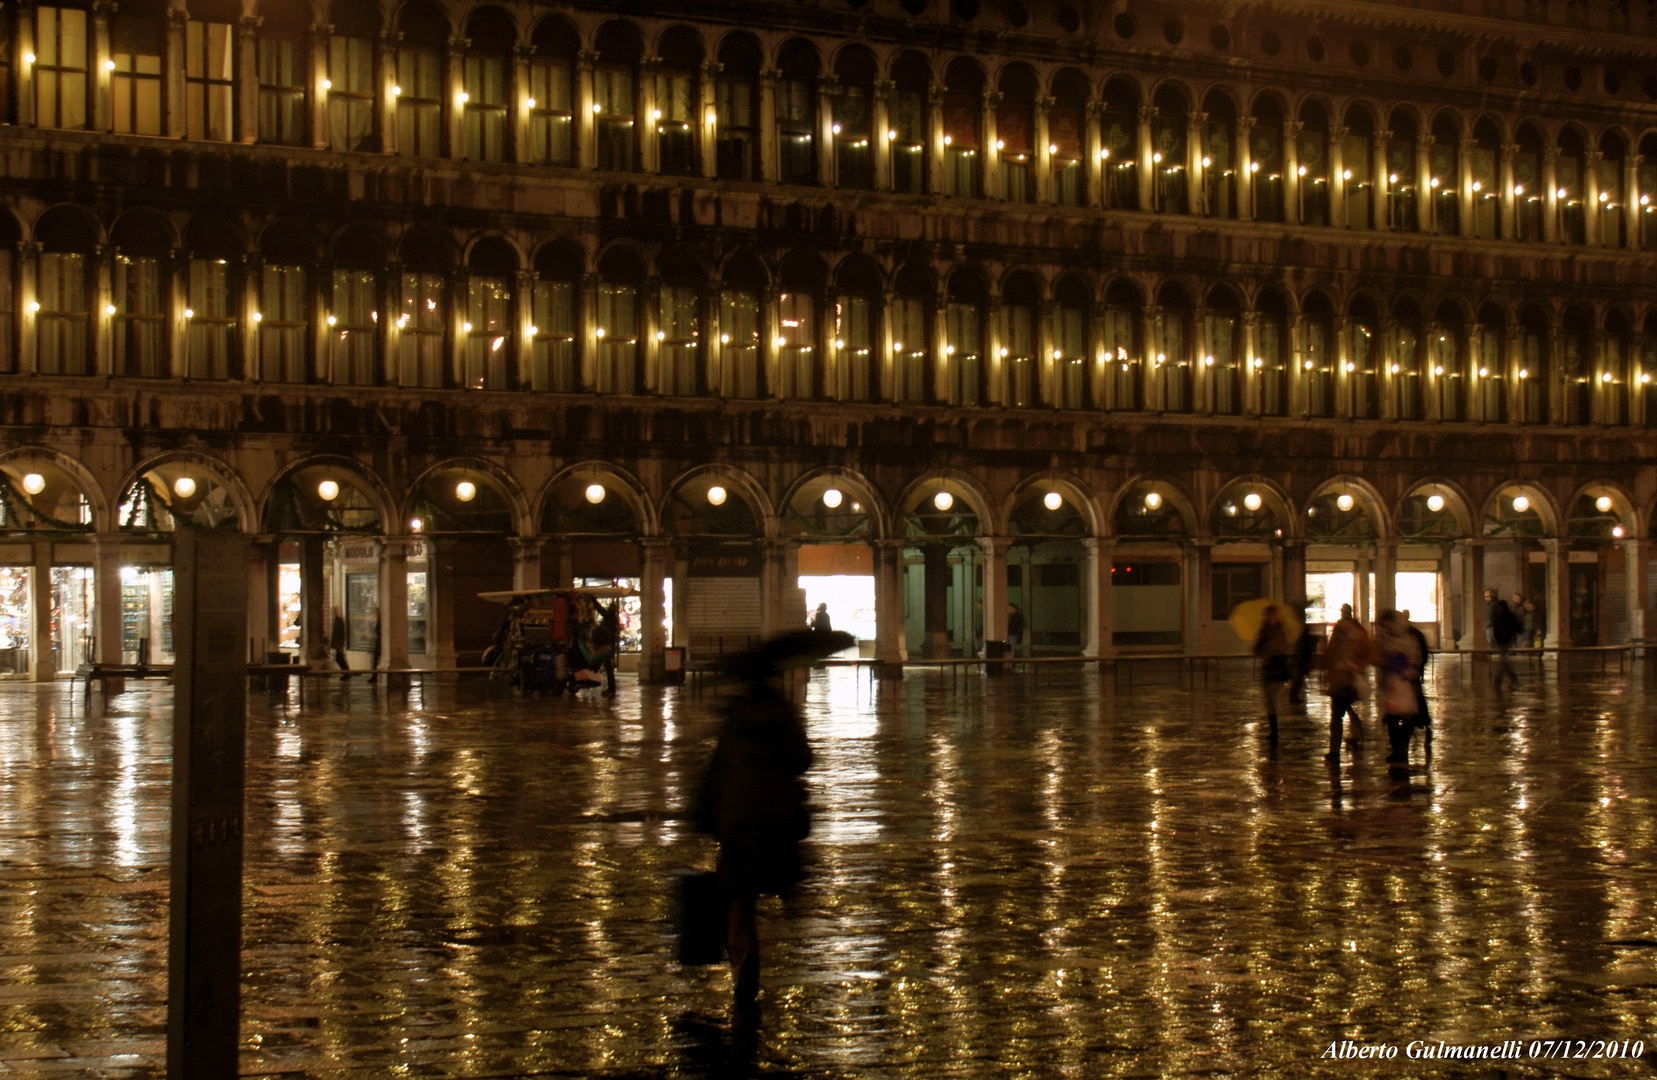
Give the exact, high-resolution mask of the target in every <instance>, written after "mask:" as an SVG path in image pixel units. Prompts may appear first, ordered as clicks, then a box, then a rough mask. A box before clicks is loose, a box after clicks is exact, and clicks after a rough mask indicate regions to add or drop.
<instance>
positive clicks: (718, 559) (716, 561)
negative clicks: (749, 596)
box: [685, 544, 765, 577]
mask: <svg viewBox="0 0 1657 1080" xmlns="http://www.w3.org/2000/svg"><path fill="white" fill-rule="evenodd" d="M685 561H686V563H687V571H688V573H689V576H691V577H759V574H760V569H761V567H763V566H764V565H765V559H764V557H763V555H762V553H761V551H760V547H759V545H758V544H721V545H717V546H709V547H701V548H694V549H692V550H691V552H690V557H689V558H688V559H686V560H685Z"/></svg>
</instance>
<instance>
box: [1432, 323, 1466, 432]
mask: <svg viewBox="0 0 1657 1080" xmlns="http://www.w3.org/2000/svg"><path fill="white" fill-rule="evenodd" d="M1434 323H1435V325H1433V326H1431V327H1428V329H1427V363H1428V365H1429V371H1428V384H1427V385H1429V386H1431V387H1432V388H1433V394H1432V397H1433V400H1434V406H1435V407H1434V412H1435V413H1436V414H1437V418H1438V419H1440V420H1465V419H1466V418H1467V386H1468V382H1469V380H1468V378H1467V375H1468V372H1467V366H1468V365H1467V320H1466V318H1465V316H1463V314H1462V310H1461V305H1460V304H1457V303H1455V302H1454V301H1451V300H1445V301H1442V302H1441V303H1440V304H1439V305H1438V315H1437V318H1436V319H1434Z"/></svg>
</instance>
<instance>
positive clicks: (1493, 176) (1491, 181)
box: [1468, 120, 1502, 240]
mask: <svg viewBox="0 0 1657 1080" xmlns="http://www.w3.org/2000/svg"><path fill="white" fill-rule="evenodd" d="M1501 155H1502V140H1501V136H1500V134H1499V133H1498V132H1497V131H1496V125H1495V124H1493V123H1491V122H1490V121H1489V120H1482V121H1480V122H1479V123H1478V125H1477V126H1475V127H1474V129H1473V146H1472V152H1471V155H1470V160H1469V161H1468V168H1469V171H1470V172H1471V173H1472V176H1473V222H1472V225H1473V235H1474V236H1477V237H1478V238H1479V239H1481V240H1494V239H1496V238H1497V237H1498V236H1501V235H1502V232H1501V211H1502V188H1501V181H1502V174H1501V165H1500V163H1501Z"/></svg>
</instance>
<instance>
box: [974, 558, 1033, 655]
mask: <svg viewBox="0 0 1657 1080" xmlns="http://www.w3.org/2000/svg"><path fill="white" fill-rule="evenodd" d="M978 546H979V547H981V548H983V549H984V640H985V641H1006V640H1007V604H1008V602H1009V598H1008V596H1007V550H1008V549H1009V548H1010V547H1011V546H1012V541H1010V540H1008V539H1007V538H1006V537H1004V536H980V537H979V538H978ZM1025 606H1026V607H1028V606H1029V605H1028V604H1026V605H1025ZM1025 626H1026V627H1028V626H1029V614H1028V613H1026V614H1025ZM1009 655H1011V654H1010V653H1009Z"/></svg>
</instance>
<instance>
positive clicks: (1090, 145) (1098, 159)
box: [1082, 101, 1632, 207]
mask: <svg viewBox="0 0 1657 1080" xmlns="http://www.w3.org/2000/svg"><path fill="white" fill-rule="evenodd" d="M1104 109H1105V103H1104V102H1102V101H1090V102H1088V103H1087V114H1086V119H1085V120H1083V123H1084V124H1086V125H1087V126H1086V130H1085V131H1084V132H1083V135H1082V153H1083V155H1084V157H1083V162H1082V168H1083V169H1084V170H1085V171H1084V173H1083V176H1085V177H1086V184H1087V188H1086V190H1085V192H1084V193H1083V196H1082V205H1084V206H1093V207H1101V206H1104V205H1105V170H1106V169H1107V168H1109V164H1108V163H1107V162H1106V160H1105V141H1104V135H1103V133H1102V132H1101V131H1100V129H1099V117H1100V114H1101V113H1103V112H1104ZM1630 190H1632V189H1630Z"/></svg>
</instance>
